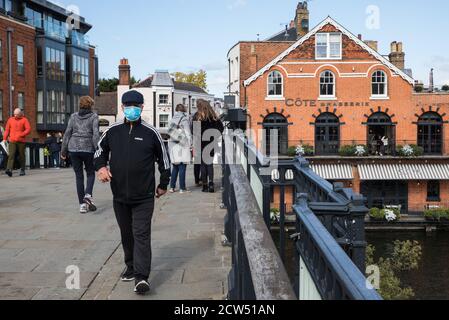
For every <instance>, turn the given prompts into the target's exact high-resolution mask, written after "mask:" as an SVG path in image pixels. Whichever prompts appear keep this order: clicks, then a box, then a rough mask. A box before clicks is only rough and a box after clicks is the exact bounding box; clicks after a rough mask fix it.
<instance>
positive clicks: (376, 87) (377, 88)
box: [371, 70, 388, 97]
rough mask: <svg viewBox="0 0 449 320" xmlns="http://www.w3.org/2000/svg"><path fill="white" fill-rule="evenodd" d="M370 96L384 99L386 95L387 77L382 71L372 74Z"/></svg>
mask: <svg viewBox="0 0 449 320" xmlns="http://www.w3.org/2000/svg"><path fill="white" fill-rule="evenodd" d="M371 81H372V95H373V96H375V97H376V96H377V97H386V96H387V95H388V86H387V75H386V74H385V72H383V71H382V70H378V71H376V72H374V73H373V76H372V80H371Z"/></svg>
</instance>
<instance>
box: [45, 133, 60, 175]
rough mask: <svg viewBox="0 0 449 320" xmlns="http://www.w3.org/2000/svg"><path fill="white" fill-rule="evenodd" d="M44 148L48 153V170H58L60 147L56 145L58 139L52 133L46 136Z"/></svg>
mask: <svg viewBox="0 0 449 320" xmlns="http://www.w3.org/2000/svg"><path fill="white" fill-rule="evenodd" d="M45 146H46V147H47V148H48V151H49V160H50V161H49V162H50V163H49V168H54V169H60V167H61V162H60V159H61V145H60V144H59V143H58V138H57V137H56V135H55V134H54V133H49V134H48V135H47V140H45Z"/></svg>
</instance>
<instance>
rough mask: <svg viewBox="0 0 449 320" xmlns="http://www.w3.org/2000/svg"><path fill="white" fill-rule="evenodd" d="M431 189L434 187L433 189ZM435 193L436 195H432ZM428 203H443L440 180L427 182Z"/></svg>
mask: <svg viewBox="0 0 449 320" xmlns="http://www.w3.org/2000/svg"><path fill="white" fill-rule="evenodd" d="M431 187H434V188H432V189H431ZM432 192H435V194H434V195H431V193H432ZM426 200H427V202H441V182H440V181H438V180H429V181H428V182H427V198H426Z"/></svg>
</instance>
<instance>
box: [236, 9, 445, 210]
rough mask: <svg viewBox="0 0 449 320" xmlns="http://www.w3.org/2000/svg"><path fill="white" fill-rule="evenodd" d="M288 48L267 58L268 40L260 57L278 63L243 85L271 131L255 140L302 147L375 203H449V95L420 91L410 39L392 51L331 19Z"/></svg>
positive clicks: (317, 164)
mask: <svg viewBox="0 0 449 320" xmlns="http://www.w3.org/2000/svg"><path fill="white" fill-rule="evenodd" d="M298 7H301V4H300V6H298ZM295 25H296V26H297V24H292V26H295ZM304 26H306V25H305V24H304ZM288 30H289V29H287V31H288ZM287 31H286V33H285V35H286V38H287V34H291V33H289V32H287ZM282 45H286V46H287V48H286V49H284V50H282V52H281V53H279V54H274V55H273V56H272V57H271V58H270V59H268V56H269V55H270V54H271V53H274V51H275V50H272V47H271V46H269V44H268V43H265V46H266V47H267V48H270V49H268V50H267V51H266V52H265V53H262V52H258V55H261V56H262V55H263V54H265V55H266V57H267V59H268V60H269V61H268V62H266V63H265V62H264V63H262V64H261V65H262V66H260V65H259V69H258V70H256V71H254V73H253V74H252V75H251V76H250V77H244V78H243V79H244V80H243V87H242V88H240V90H239V95H240V97H241V98H242V99H241V106H242V107H244V108H246V109H247V110H248V114H249V120H248V127H249V128H250V129H256V130H257V129H263V130H262V131H257V135H256V136H255V138H254V140H255V143H256V145H257V146H258V147H259V148H260V149H261V150H262V151H264V152H265V153H267V154H268V155H272V156H274V155H279V156H281V157H282V156H287V155H288V153H289V152H291V148H292V147H293V148H296V147H297V146H302V147H303V149H304V151H306V152H307V154H306V156H308V158H309V160H310V162H311V165H312V168H313V169H314V170H315V171H316V172H317V173H318V174H319V175H321V176H322V177H323V178H325V179H328V180H330V181H332V182H343V183H344V184H345V185H346V186H347V187H352V188H354V189H355V190H356V191H357V192H361V193H363V194H364V195H365V196H366V197H367V201H368V205H369V206H370V207H374V206H377V207H383V206H385V205H397V206H401V208H402V210H403V212H404V213H405V212H422V211H424V209H425V208H426V207H428V206H441V207H449V128H448V123H449V122H448V121H449V116H448V114H449V95H448V94H442V93H436V92H425V93H417V92H415V87H414V86H415V80H414V79H413V78H412V77H411V71H410V70H408V69H405V53H404V51H403V46H402V43H396V42H394V43H392V46H391V47H392V50H391V53H390V55H389V56H388V58H387V57H385V56H383V55H381V54H380V53H378V51H377V43H376V42H375V41H367V42H364V41H363V40H362V37H361V36H358V37H357V36H355V35H353V34H352V33H351V32H349V31H348V30H346V29H345V28H344V27H343V26H342V25H340V24H339V23H337V22H336V21H335V20H333V19H332V18H330V17H328V18H326V19H325V20H324V21H323V22H321V23H320V24H319V25H318V26H316V27H315V28H313V29H312V30H311V31H310V32H307V33H306V34H305V35H299V34H298V39H297V40H296V41H295V42H293V43H291V42H289V41H287V42H283V43H282ZM280 47H281V45H279V46H278V47H276V48H280ZM240 56H242V55H240ZM252 59H253V58H252V57H249V59H246V61H244V62H243V61H241V62H240V64H241V65H240V68H243V69H247V68H250V69H251V66H253V62H252V61H251V60H252ZM241 71H242V70H240V75H241V74H242V72H241ZM246 71H247V70H245V72H246ZM231 73H232V70H231ZM245 78H246V79H245ZM230 86H232V83H231V84H230ZM243 97H244V98H243ZM273 141H275V142H276V143H275V144H274V145H273ZM401 146H402V147H401ZM289 148H290V150H289ZM409 152H410V153H409ZM413 153H414V154H413ZM412 154H413V155H415V156H409V155H412ZM416 155H417V156H416ZM277 201H278V199H276V192H274V202H275V203H276V202H277Z"/></svg>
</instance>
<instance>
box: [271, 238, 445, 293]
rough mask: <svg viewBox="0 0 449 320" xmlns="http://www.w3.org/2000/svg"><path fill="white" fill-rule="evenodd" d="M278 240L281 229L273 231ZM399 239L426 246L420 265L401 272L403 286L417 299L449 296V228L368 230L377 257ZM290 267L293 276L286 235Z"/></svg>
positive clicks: (292, 255)
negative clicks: (412, 269)
mask: <svg viewBox="0 0 449 320" xmlns="http://www.w3.org/2000/svg"><path fill="white" fill-rule="evenodd" d="M273 236H274V239H275V242H276V244H279V233H278V232H273ZM396 240H401V241H406V240H416V241H418V242H419V244H420V245H421V246H422V250H423V251H422V252H423V256H422V259H421V262H420V265H419V269H418V270H416V271H412V272H407V273H405V274H401V275H400V279H401V281H402V284H403V286H408V287H411V288H412V289H413V290H414V293H415V298H414V299H416V300H449V232H435V233H429V234H426V233H425V232H384V231H382V232H368V233H367V241H368V243H369V244H371V245H374V246H375V247H376V260H377V259H378V258H379V257H385V258H387V257H388V256H389V254H390V253H391V251H392V249H393V243H394V241H396ZM286 244H287V246H286V261H285V262H286V263H285V266H286V269H287V272H288V274H289V276H290V278H291V279H292V281H293V279H294V275H295V271H296V270H295V265H296V259H295V248H294V245H293V242H292V241H291V240H290V239H289V238H286Z"/></svg>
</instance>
